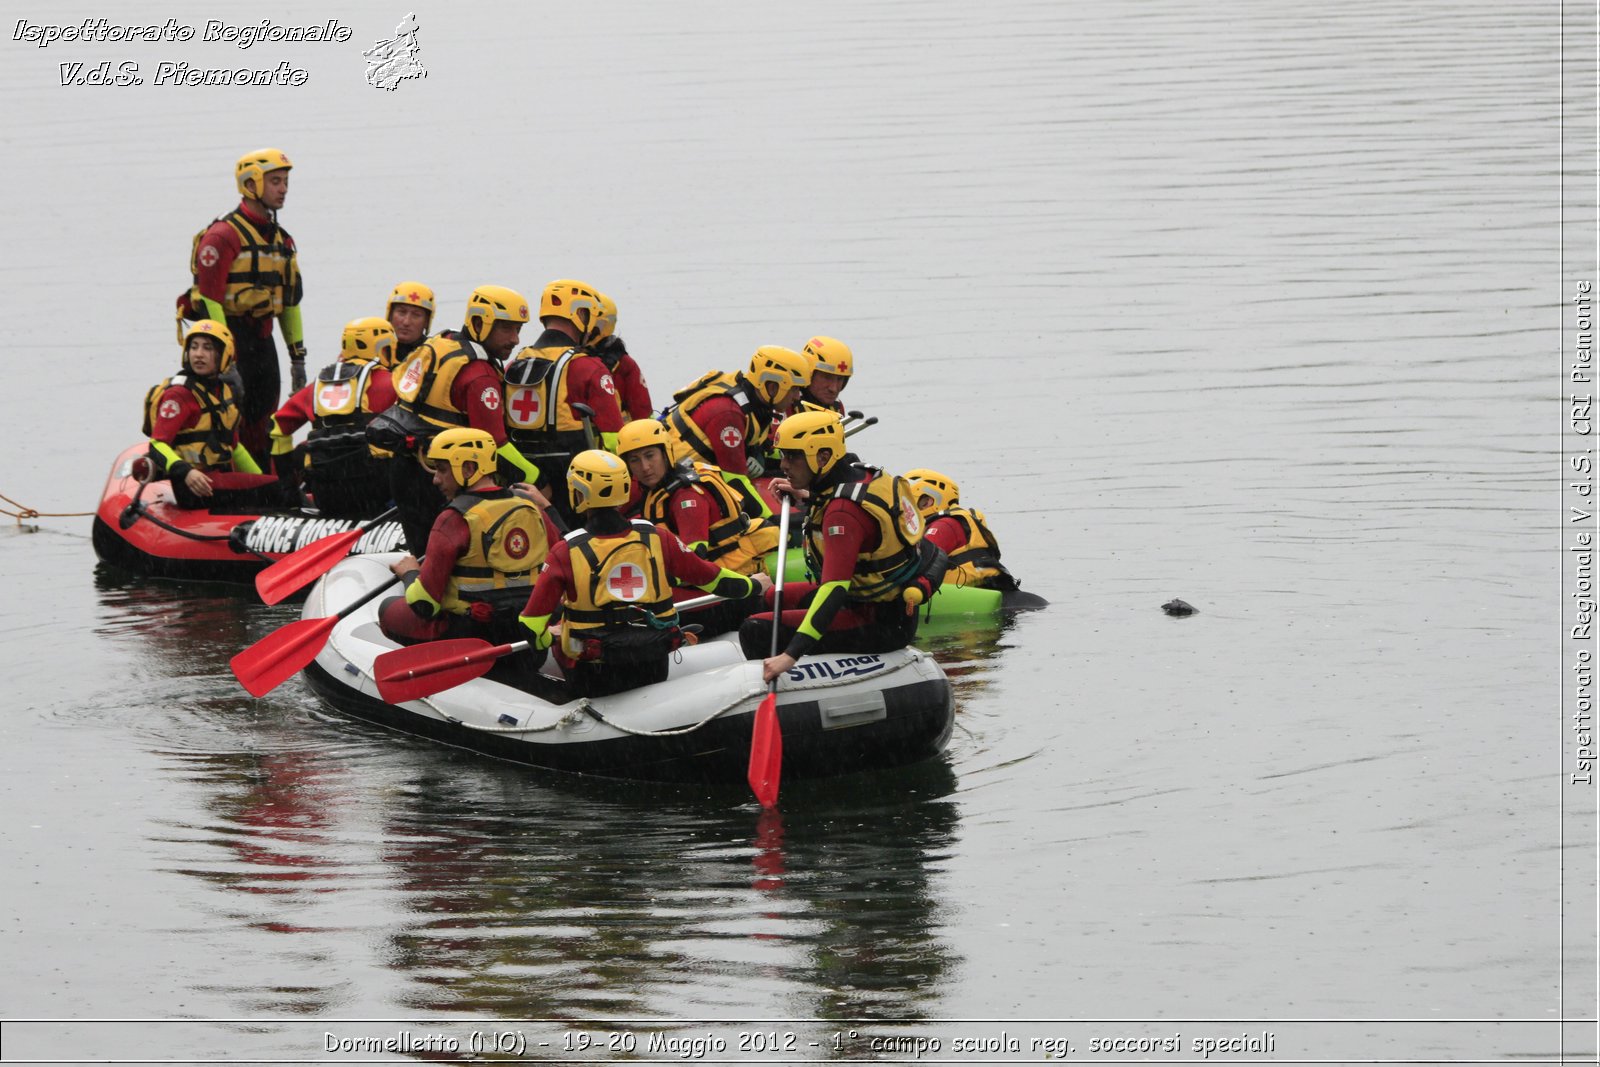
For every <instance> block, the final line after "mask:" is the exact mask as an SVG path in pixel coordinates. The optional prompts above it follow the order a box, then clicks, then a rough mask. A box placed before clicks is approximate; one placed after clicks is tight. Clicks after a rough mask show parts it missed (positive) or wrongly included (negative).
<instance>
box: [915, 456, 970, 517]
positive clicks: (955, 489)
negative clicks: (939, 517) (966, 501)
mask: <svg viewBox="0 0 1600 1067" xmlns="http://www.w3.org/2000/svg"><path fill="white" fill-rule="evenodd" d="M906 481H908V482H910V483H911V494H912V496H913V497H915V498H916V501H917V510H918V511H919V512H921V513H922V517H923V518H925V519H926V518H927V517H929V516H930V515H933V514H935V513H937V512H940V511H944V510H945V509H946V508H948V507H950V505H952V504H959V503H961V487H960V486H958V485H956V483H955V482H953V481H951V480H950V479H949V478H947V477H946V476H944V475H943V474H940V473H939V472H938V471H933V470H929V469H928V468H926V467H918V468H917V469H916V470H909V471H906ZM923 497H929V498H931V499H932V501H933V503H932V504H930V505H929V506H927V507H923V506H922V498H923Z"/></svg>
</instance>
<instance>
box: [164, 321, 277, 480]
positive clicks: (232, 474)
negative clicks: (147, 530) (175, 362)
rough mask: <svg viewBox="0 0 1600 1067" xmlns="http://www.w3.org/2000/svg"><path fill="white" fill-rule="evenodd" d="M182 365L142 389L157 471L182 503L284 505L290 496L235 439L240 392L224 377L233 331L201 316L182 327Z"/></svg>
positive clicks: (236, 438) (229, 355) (229, 357)
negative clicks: (184, 327) (166, 376)
mask: <svg viewBox="0 0 1600 1067" xmlns="http://www.w3.org/2000/svg"><path fill="white" fill-rule="evenodd" d="M181 353H182V359H183V369H182V371H181V372H180V373H178V374H175V375H173V376H172V377H171V378H168V379H167V380H166V381H164V382H162V383H161V384H160V385H158V386H156V387H154V388H153V389H151V390H150V392H149V393H148V394H146V396H145V416H144V432H145V434H146V435H147V436H148V437H149V438H150V450H149V452H148V453H147V454H148V456H149V459H150V462H151V464H152V466H153V467H154V468H155V470H157V471H159V472H161V473H162V474H164V475H165V476H166V477H167V478H169V479H170V480H171V482H172V495H173V498H174V501H175V503H176V504H177V505H178V507H180V508H204V507H216V508H221V507H244V508H251V507H264V508H270V507H282V506H288V505H290V504H292V503H293V501H292V500H290V499H289V498H288V495H287V494H286V493H285V492H284V491H283V489H282V488H281V487H280V486H279V484H278V480H277V478H275V477H273V476H272V475H267V474H263V473H262V471H261V465H260V464H259V463H257V462H256V460H255V457H253V456H252V455H250V452H249V450H248V449H246V448H245V447H244V446H243V445H241V444H240V443H239V422H240V416H239V411H240V408H239V394H238V392H237V391H235V389H234V387H233V385H232V384H231V383H230V382H229V381H228V380H227V378H225V377H224V374H225V372H226V371H227V370H228V368H229V367H230V366H232V365H233V332H232V331H231V330H229V329H228V328H227V327H226V326H224V325H222V324H221V323H219V322H213V321H211V320H210V319H203V320H201V321H200V322H196V323H193V324H192V325H190V326H189V327H188V329H186V330H185V331H184V333H183V345H182V348H181Z"/></svg>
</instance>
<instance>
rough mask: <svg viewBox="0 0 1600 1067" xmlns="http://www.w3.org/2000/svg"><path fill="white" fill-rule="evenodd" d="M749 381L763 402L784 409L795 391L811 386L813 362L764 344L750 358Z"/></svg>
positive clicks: (789, 349) (780, 347) (777, 347)
mask: <svg viewBox="0 0 1600 1067" xmlns="http://www.w3.org/2000/svg"><path fill="white" fill-rule="evenodd" d="M749 378H750V384H751V385H753V386H755V388H756V392H758V393H760V394H761V397H762V399H764V400H765V401H766V402H767V403H769V404H771V405H772V406H773V407H781V406H783V402H784V400H785V399H786V398H787V397H788V395H789V393H790V391H791V390H794V389H803V388H805V387H806V386H808V385H810V384H811V362H810V360H808V359H806V357H804V356H802V355H801V354H800V353H798V352H796V351H795V350H794V349H792V348H784V347H783V346H781V345H762V346H761V347H760V348H758V349H756V354H755V355H753V356H751V357H750V373H749Z"/></svg>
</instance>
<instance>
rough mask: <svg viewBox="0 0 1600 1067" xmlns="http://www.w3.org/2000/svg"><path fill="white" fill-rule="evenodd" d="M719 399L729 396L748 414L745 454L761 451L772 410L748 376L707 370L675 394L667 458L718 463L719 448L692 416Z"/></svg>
mask: <svg viewBox="0 0 1600 1067" xmlns="http://www.w3.org/2000/svg"><path fill="white" fill-rule="evenodd" d="M719 396H725V397H728V398H729V399H731V400H732V401H733V402H734V403H735V404H738V405H739V410H740V411H741V412H743V414H744V448H745V454H746V455H754V454H756V453H758V452H759V451H760V448H761V445H762V444H764V443H765V442H766V440H767V434H768V432H769V431H770V429H771V424H772V407H771V406H770V405H768V404H767V403H765V402H764V401H763V400H762V399H761V397H759V396H758V395H757V394H756V391H755V390H754V389H753V388H752V387H751V385H750V383H749V382H748V381H746V380H745V377H744V375H742V374H730V373H728V372H726V371H707V372H706V373H705V374H702V375H701V376H700V377H699V378H697V379H695V380H694V381H693V382H691V383H689V384H688V385H687V386H685V387H684V388H682V389H680V390H678V391H677V392H676V393H674V394H673V399H674V400H676V401H677V403H676V404H675V405H674V406H673V407H672V408H671V409H670V410H669V411H668V412H667V417H666V424H667V432H668V433H669V434H671V435H672V448H671V454H670V455H669V456H668V457H667V458H668V459H669V460H671V461H672V462H673V463H678V462H680V461H682V460H685V459H688V460H697V461H704V462H706V463H710V464H712V465H715V464H716V462H717V452H716V448H715V447H714V446H713V445H712V443H711V438H710V437H709V436H707V435H706V431H705V430H704V428H702V427H701V425H700V424H699V423H698V422H695V421H694V419H693V418H692V416H693V415H694V412H695V409H696V408H698V407H699V406H700V405H701V404H704V403H705V402H706V401H707V400H710V399H712V398H713V397H719ZM737 473H740V474H743V473H744V472H743V471H739V472H737Z"/></svg>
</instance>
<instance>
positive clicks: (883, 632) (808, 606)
mask: <svg viewBox="0 0 1600 1067" xmlns="http://www.w3.org/2000/svg"><path fill="white" fill-rule="evenodd" d="M777 444H778V452H779V455H780V457H781V463H782V464H783V477H782V478H779V479H777V480H775V481H774V482H773V483H772V490H773V492H775V493H784V494H787V495H788V496H790V497H791V498H794V499H798V500H801V501H802V502H806V504H807V511H806V524H805V529H806V540H805V553H806V570H807V572H808V573H809V574H811V575H812V576H813V577H815V578H816V579H817V580H816V581H815V582H796V583H794V584H792V585H785V586H784V589H783V609H784V610H783V618H782V619H781V620H778V622H777V625H779V626H780V630H779V634H778V637H779V646H780V647H781V648H783V649H784V651H782V652H780V653H778V655H776V656H771V655H768V653H769V651H770V650H771V647H772V627H773V625H774V620H773V613H772V612H771V611H770V610H769V611H765V612H762V613H761V614H759V615H752V616H751V617H750V618H748V619H746V620H745V622H744V625H743V626H741V627H740V628H739V644H740V646H741V647H742V648H743V649H744V654H745V657H746V658H747V659H760V660H764V663H763V666H762V677H763V678H765V679H766V680H767V681H769V682H770V681H771V680H772V679H774V678H776V677H778V676H779V675H781V674H783V673H784V672H785V671H787V670H788V669H789V668H790V667H793V666H794V664H795V661H796V660H798V659H799V658H800V657H801V656H804V655H806V654H808V653H811V652H868V653H870V652H892V651H894V650H895V649H900V648H904V647H906V646H907V645H909V644H910V643H911V641H912V639H913V638H914V637H915V636H916V633H917V605H919V604H921V603H923V602H924V601H925V600H927V599H928V598H929V597H931V596H932V595H933V593H934V591H935V590H936V589H938V588H939V583H940V581H941V580H942V579H943V576H944V569H945V566H946V563H947V561H946V560H945V557H944V553H943V552H942V551H940V550H939V549H938V548H937V547H936V546H935V545H933V544H932V543H931V542H928V541H925V540H923V536H922V516H921V515H919V514H918V513H917V509H916V506H915V504H914V502H913V500H912V497H911V486H910V484H909V483H908V482H907V481H906V479H904V478H901V477H896V476H895V475H892V474H888V473H886V472H885V471H884V470H882V469H881V468H879V467H868V466H865V465H863V464H862V463H861V461H860V460H859V459H858V458H857V457H856V456H855V454H854V453H851V452H846V451H845V440H844V426H843V424H842V423H841V422H840V420H839V416H838V414H837V413H835V412H832V411H805V412H801V413H800V414H798V415H791V416H789V417H788V418H787V419H784V420H783V422H782V423H781V424H780V425H779V426H778V434H777ZM791 597H792V598H793V599H792V600H791ZM768 603H769V605H770V603H771V597H770V596H769V597H768ZM791 605H792V606H791ZM785 642H787V643H786V644H785Z"/></svg>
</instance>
